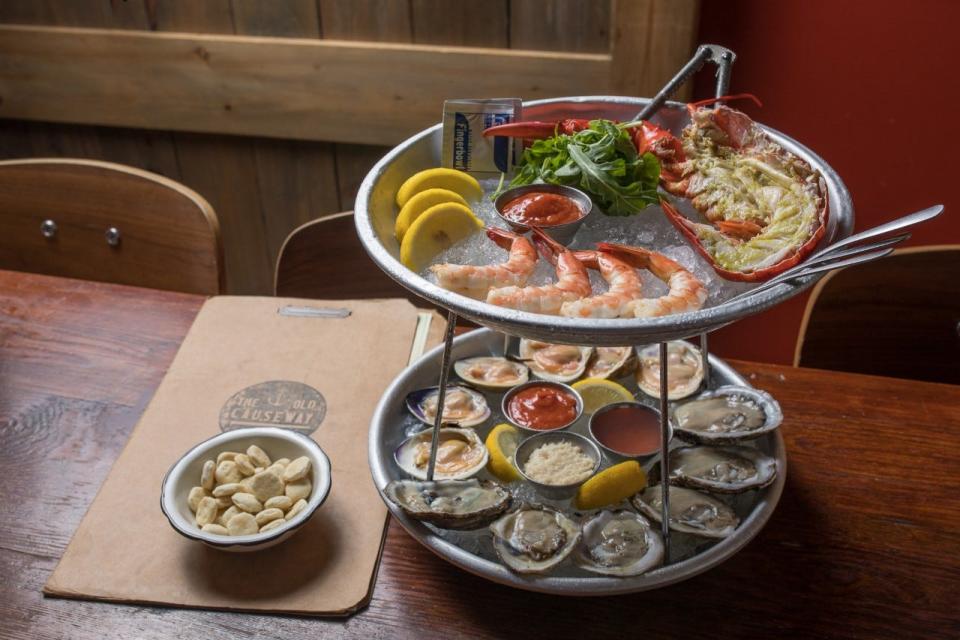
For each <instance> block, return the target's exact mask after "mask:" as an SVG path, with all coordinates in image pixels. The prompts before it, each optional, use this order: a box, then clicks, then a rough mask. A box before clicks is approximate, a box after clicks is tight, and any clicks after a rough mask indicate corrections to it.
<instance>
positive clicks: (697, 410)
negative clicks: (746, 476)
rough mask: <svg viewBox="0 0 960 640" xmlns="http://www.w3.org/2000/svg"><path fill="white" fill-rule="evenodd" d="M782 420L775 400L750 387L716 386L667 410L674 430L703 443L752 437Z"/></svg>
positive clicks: (727, 441)
mask: <svg viewBox="0 0 960 640" xmlns="http://www.w3.org/2000/svg"><path fill="white" fill-rule="evenodd" d="M782 420H783V413H782V412H781V411H780V405H778V404H777V401H776V400H774V399H773V398H772V397H771V396H770V394H768V393H765V392H763V391H758V390H757V389H753V388H752V387H737V386H725V387H719V388H717V389H716V390H714V391H708V392H707V393H702V394H700V395H699V396H697V397H696V398H694V399H693V400H689V401H687V402H684V403H683V404H680V405H677V406H676V407H674V408H673V410H672V411H671V422H672V424H673V430H674V433H676V434H677V436H679V437H680V438H682V439H683V440H686V441H687V442H697V443H703V444H714V443H716V444H725V443H729V442H737V441H739V440H752V439H754V438H757V437H759V436H761V435H763V434H765V433H769V432H770V431H773V430H774V429H776V428H777V427H778V426H780V422H781V421H782Z"/></svg>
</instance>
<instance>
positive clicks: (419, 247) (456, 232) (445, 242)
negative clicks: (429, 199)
mask: <svg viewBox="0 0 960 640" xmlns="http://www.w3.org/2000/svg"><path fill="white" fill-rule="evenodd" d="M480 229H483V223H482V222H481V221H480V219H479V218H477V216H475V215H473V212H472V211H470V209H468V208H467V207H465V206H463V205H462V204H457V203H456V202H444V203H443V204H437V205H434V206H432V207H430V208H429V209H427V210H426V211H424V212H423V213H422V214H420V217H418V218H417V219H416V220H414V221H413V224H412V225H410V228H409V229H407V232H406V233H405V234H404V235H403V242H401V243H400V262H402V263H403V264H404V266H405V267H407V268H408V269H411V270H412V271H420V270H421V269H423V267H425V266H426V265H427V264H429V262H430V260H431V259H433V257H434V256H435V255H437V254H438V253H440V252H441V251H443V250H444V249H448V248H449V247H451V246H453V245H454V244H456V243H458V242H460V241H461V240H463V239H464V238H467V237H469V236H470V235H471V234H473V233H476V232H477V231H478V230H480Z"/></svg>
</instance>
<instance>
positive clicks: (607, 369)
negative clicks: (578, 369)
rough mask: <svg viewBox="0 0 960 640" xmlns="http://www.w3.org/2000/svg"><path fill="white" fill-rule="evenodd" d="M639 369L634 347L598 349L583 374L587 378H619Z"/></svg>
mask: <svg viewBox="0 0 960 640" xmlns="http://www.w3.org/2000/svg"><path fill="white" fill-rule="evenodd" d="M636 368H637V353H636V351H634V350H633V347H597V348H596V350H595V351H594V353H593V356H592V357H591V358H590V361H589V362H588V363H587V369H586V371H584V372H583V375H584V377H585V378H619V377H621V376H625V375H629V374H631V373H633V372H634V370H635V369H636Z"/></svg>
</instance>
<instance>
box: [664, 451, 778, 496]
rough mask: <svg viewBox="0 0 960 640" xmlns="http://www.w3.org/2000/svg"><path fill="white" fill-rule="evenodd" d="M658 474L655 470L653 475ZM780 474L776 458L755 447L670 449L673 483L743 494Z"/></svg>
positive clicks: (693, 487)
mask: <svg viewBox="0 0 960 640" xmlns="http://www.w3.org/2000/svg"><path fill="white" fill-rule="evenodd" d="M658 466H659V465H658ZM657 473H658V471H655V470H651V474H652V475H653V477H657V475H656V474H657ZM776 477H777V461H776V459H775V458H771V457H770V456H768V455H766V454H764V453H763V452H761V451H760V450H758V449H754V448H752V447H737V446H728V447H708V446H696V447H681V448H679V449H674V450H673V451H671V452H670V484H674V485H679V486H682V487H690V488H692V489H701V490H703V491H711V492H714V493H743V492H744V491H750V490H751V489H762V488H763V487H766V486H768V485H769V484H771V483H772V482H773V481H774V480H775V479H776Z"/></svg>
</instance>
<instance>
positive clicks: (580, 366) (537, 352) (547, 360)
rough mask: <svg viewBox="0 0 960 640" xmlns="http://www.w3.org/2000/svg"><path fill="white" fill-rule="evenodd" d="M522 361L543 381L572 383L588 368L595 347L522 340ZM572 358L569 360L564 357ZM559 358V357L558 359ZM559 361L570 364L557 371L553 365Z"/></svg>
mask: <svg viewBox="0 0 960 640" xmlns="http://www.w3.org/2000/svg"><path fill="white" fill-rule="evenodd" d="M519 350H520V359H521V360H524V361H525V362H526V363H527V365H528V366H529V367H530V371H531V372H532V373H533V375H535V376H536V377H538V378H540V379H541V380H549V381H551V382H572V381H573V380H576V379H577V378H579V377H580V376H582V375H583V372H584V371H585V370H586V368H587V363H588V362H589V361H590V356H592V355H593V347H574V346H570V345H564V344H548V343H546V342H537V341H535V340H527V339H526V338H523V339H521V340H520V348H519ZM568 355H569V356H571V357H570V358H569V359H566V358H564V357H563V356H568ZM557 356H559V357H557ZM558 361H565V362H567V363H568V364H567V365H566V366H563V367H562V369H560V370H557V369H556V368H554V367H553V365H554V364H555V363H556V362H558Z"/></svg>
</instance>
